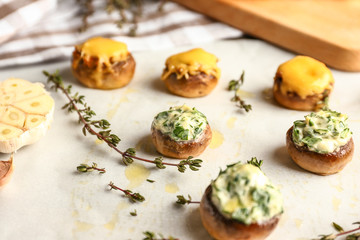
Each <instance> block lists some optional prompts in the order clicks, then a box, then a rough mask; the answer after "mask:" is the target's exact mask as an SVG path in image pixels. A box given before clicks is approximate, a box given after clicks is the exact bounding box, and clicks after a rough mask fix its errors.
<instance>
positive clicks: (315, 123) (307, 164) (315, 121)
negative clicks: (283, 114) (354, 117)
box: [286, 110, 354, 175]
mask: <svg viewBox="0 0 360 240" xmlns="http://www.w3.org/2000/svg"><path fill="white" fill-rule="evenodd" d="M347 118H348V117H347V115H346V114H341V113H338V112H336V111H331V110H321V111H319V112H316V113H315V112H313V113H310V114H309V115H306V116H305V120H298V121H295V122H294V124H293V126H292V127H291V128H290V129H289V130H288V131H287V133H286V147H287V150H288V152H289V154H290V156H291V158H292V159H293V160H294V162H295V163H296V164H297V165H299V166H300V167H302V168H303V169H305V170H308V171H310V172H313V173H316V174H319V175H329V174H334V173H337V172H339V171H341V170H342V169H343V168H344V167H345V165H346V164H347V163H348V162H350V161H351V159H352V156H353V154H354V142H353V139H352V132H351V131H350V129H349V127H348V124H347V122H346V120H347Z"/></svg>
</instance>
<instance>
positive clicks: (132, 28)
mask: <svg viewBox="0 0 360 240" xmlns="http://www.w3.org/2000/svg"><path fill="white" fill-rule="evenodd" d="M76 2H77V3H78V4H79V5H80V9H81V12H80V14H81V15H82V26H81V27H80V28H79V31H80V32H83V31H86V30H87V29H88V27H89V23H88V18H89V17H90V16H91V15H93V14H94V13H95V10H97V9H96V8H95V7H94V5H93V0H76ZM143 2H144V1H143V0H107V1H106V6H105V9H100V11H103V10H105V11H106V12H107V14H108V15H110V14H111V13H113V12H117V14H118V15H119V19H118V20H115V21H114V23H115V25H116V26H117V27H118V28H119V29H121V28H123V26H124V24H129V32H128V35H129V36H136V32H137V29H138V22H139V20H140V18H141V17H142V15H143V8H144V6H143V5H144V3H143ZM165 2H166V0H161V1H160V3H159V6H158V11H159V12H162V9H163V7H164V4H165ZM126 13H129V14H130V15H131V19H129V18H128V17H127V15H126Z"/></svg>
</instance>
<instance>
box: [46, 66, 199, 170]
mask: <svg viewBox="0 0 360 240" xmlns="http://www.w3.org/2000/svg"><path fill="white" fill-rule="evenodd" d="M43 74H44V75H45V76H46V77H47V82H48V83H52V84H53V85H51V87H50V88H51V89H54V90H55V91H58V90H60V91H61V92H63V93H64V94H65V96H66V98H67V99H68V100H69V102H68V103H67V104H65V105H64V106H63V109H67V110H68V112H76V113H77V114H78V117H79V123H81V124H83V128H82V132H83V134H84V135H85V136H86V134H87V133H89V134H91V135H95V136H96V137H97V138H98V139H100V140H102V141H104V142H106V143H107V145H108V146H109V147H111V148H112V149H114V150H115V151H116V152H118V153H119V154H120V155H121V156H122V161H123V162H124V164H125V165H128V164H131V163H133V162H134V160H135V159H136V160H139V161H143V162H147V163H151V164H154V165H155V166H156V167H157V168H159V169H164V168H166V166H174V167H177V168H178V171H179V172H181V173H183V172H185V170H186V169H187V166H188V167H189V168H190V170H192V171H198V170H199V168H200V167H201V163H202V160H201V159H193V157H192V156H189V157H188V158H187V159H184V160H181V161H180V162H179V163H169V162H164V158H163V157H157V158H155V159H154V160H149V159H145V158H141V157H138V156H136V150H135V148H128V149H127V150H126V151H121V150H120V149H119V148H117V145H118V143H119V142H120V141H121V139H120V138H119V137H118V136H117V135H115V134H113V133H112V130H111V129H110V126H111V125H110V123H109V122H108V121H107V120H106V119H101V120H92V117H93V116H95V115H96V113H95V112H94V111H93V110H92V109H91V107H90V106H88V105H87V104H86V102H85V96H83V95H80V94H79V93H78V92H77V93H75V94H74V95H72V96H71V89H72V86H71V85H69V86H65V85H64V83H63V80H62V77H61V76H60V75H59V71H55V72H54V73H53V74H50V73H48V72H46V71H43ZM78 105H79V106H81V108H80V107H78ZM94 128H97V129H100V131H98V132H97V131H95V130H94Z"/></svg>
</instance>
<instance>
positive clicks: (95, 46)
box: [76, 37, 129, 66]
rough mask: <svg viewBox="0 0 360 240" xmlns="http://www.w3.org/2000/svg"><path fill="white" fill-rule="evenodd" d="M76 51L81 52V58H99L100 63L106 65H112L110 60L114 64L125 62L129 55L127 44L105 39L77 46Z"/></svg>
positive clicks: (92, 40) (99, 38)
mask: <svg viewBox="0 0 360 240" xmlns="http://www.w3.org/2000/svg"><path fill="white" fill-rule="evenodd" d="M76 49H77V50H78V51H80V52H81V57H83V58H85V59H89V58H90V57H98V58H99V61H100V62H101V63H104V64H106V65H111V63H110V59H111V61H112V62H120V61H125V60H126V58H127V56H128V54H129V52H128V49H127V46H126V44H125V43H122V42H118V41H115V40H112V39H108V38H103V37H94V38H91V39H89V40H87V41H86V42H84V43H83V44H81V45H77V46H76ZM99 65H100V66H101V64H99Z"/></svg>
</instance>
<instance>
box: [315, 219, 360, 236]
mask: <svg viewBox="0 0 360 240" xmlns="http://www.w3.org/2000/svg"><path fill="white" fill-rule="evenodd" d="M353 224H355V225H358V226H357V227H356V228H354V229H351V230H348V231H344V229H343V228H342V227H341V226H340V225H339V224H337V223H335V222H333V223H332V226H333V228H334V229H335V230H336V231H337V232H338V233H332V234H328V235H323V234H322V235H319V237H320V238H316V239H313V240H335V239H336V238H337V237H340V236H345V235H347V236H346V238H345V240H359V239H360V232H357V231H360V222H354V223H353ZM354 232H357V233H354Z"/></svg>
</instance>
